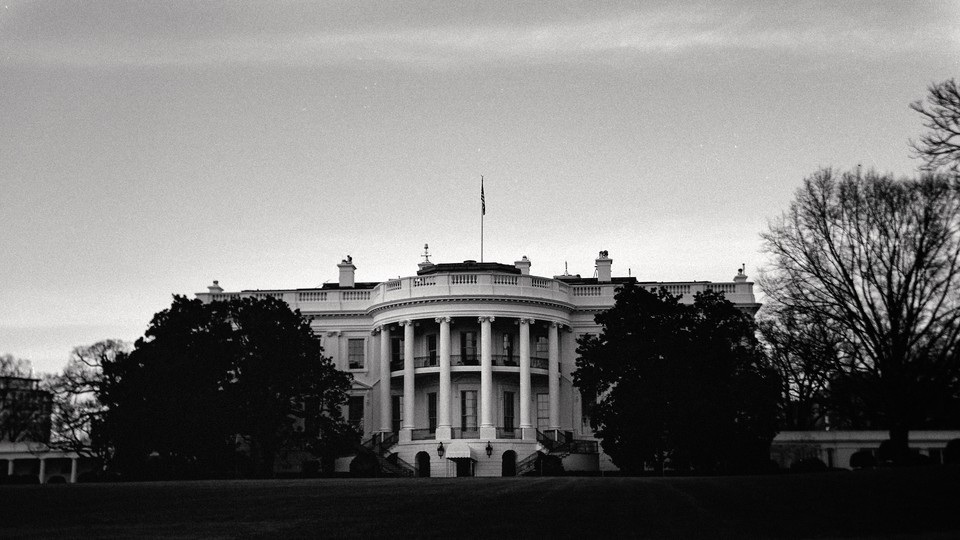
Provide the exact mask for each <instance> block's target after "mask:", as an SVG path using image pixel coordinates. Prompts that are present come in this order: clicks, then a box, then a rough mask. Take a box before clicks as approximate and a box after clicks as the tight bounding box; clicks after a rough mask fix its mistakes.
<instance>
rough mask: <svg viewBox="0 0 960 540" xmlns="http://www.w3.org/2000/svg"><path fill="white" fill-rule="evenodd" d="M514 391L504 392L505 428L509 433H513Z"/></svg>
mask: <svg viewBox="0 0 960 540" xmlns="http://www.w3.org/2000/svg"><path fill="white" fill-rule="evenodd" d="M513 421H514V412H513V392H504V393H503V430H504V431H506V432H507V433H513V425H514V424H513Z"/></svg>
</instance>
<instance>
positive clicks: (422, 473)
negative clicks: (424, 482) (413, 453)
mask: <svg viewBox="0 0 960 540" xmlns="http://www.w3.org/2000/svg"><path fill="white" fill-rule="evenodd" d="M416 462H417V476H418V477H420V478H429V477H430V454H428V453H426V452H417V458H416Z"/></svg>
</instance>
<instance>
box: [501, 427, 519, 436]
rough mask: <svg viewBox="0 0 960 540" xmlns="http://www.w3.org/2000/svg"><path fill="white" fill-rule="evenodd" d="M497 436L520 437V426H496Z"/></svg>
mask: <svg viewBox="0 0 960 540" xmlns="http://www.w3.org/2000/svg"><path fill="white" fill-rule="evenodd" d="M497 438H498V439H519V438H520V428H515V427H511V428H506V427H498V428H497Z"/></svg>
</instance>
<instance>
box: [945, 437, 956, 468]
mask: <svg viewBox="0 0 960 540" xmlns="http://www.w3.org/2000/svg"><path fill="white" fill-rule="evenodd" d="M943 462H944V463H945V464H947V465H955V464H958V463H960V439H953V440H952V441H950V442H948V443H947V447H946V448H944V449H943Z"/></svg>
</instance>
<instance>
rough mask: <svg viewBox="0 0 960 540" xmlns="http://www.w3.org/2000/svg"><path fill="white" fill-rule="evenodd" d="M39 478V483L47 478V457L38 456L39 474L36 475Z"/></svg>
mask: <svg viewBox="0 0 960 540" xmlns="http://www.w3.org/2000/svg"><path fill="white" fill-rule="evenodd" d="M37 476H38V478H39V479H40V483H41V484H43V483H44V480H46V478H47V459H46V458H40V474H38V475H37Z"/></svg>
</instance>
